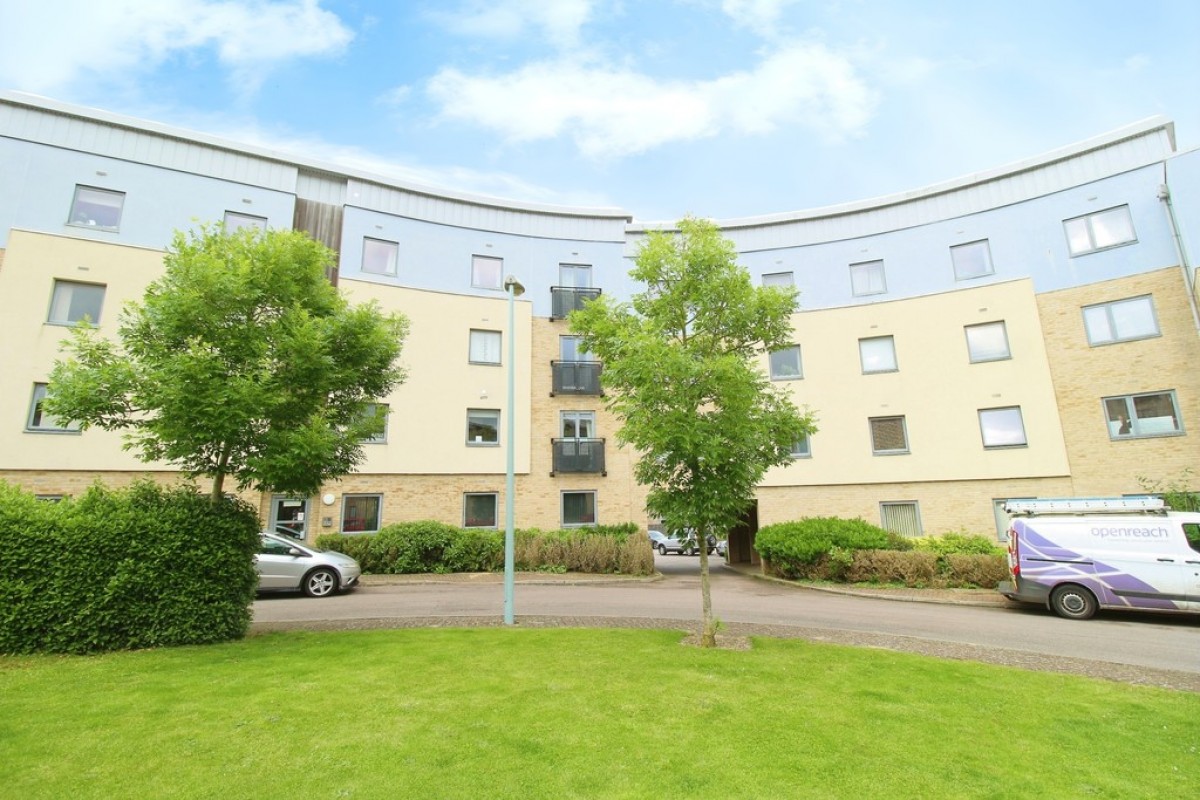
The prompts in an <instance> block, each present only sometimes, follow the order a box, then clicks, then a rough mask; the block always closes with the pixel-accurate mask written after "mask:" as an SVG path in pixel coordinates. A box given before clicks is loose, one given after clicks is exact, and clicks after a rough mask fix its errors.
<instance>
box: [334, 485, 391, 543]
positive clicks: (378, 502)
mask: <svg viewBox="0 0 1200 800" xmlns="http://www.w3.org/2000/svg"><path fill="white" fill-rule="evenodd" d="M362 499H374V500H375V527H374V528H373V529H371V530H368V529H367V528H366V527H365V523H364V527H363V529H362V530H354V531H350V530H346V519H347V517H346V506H347V505H349V501H351V500H362ZM363 519H364V520H366V519H369V517H363ZM382 528H383V492H358V493H354V494H344V495H342V507H341V512H340V514H339V516H338V530H339V531H340V532H341V533H343V534H350V535H357V534H360V533H379V531H380V529H382Z"/></svg>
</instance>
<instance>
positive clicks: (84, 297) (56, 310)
mask: <svg viewBox="0 0 1200 800" xmlns="http://www.w3.org/2000/svg"><path fill="white" fill-rule="evenodd" d="M103 304H104V287H103V286H98V285H96V284H94V283H75V282H74V281H55V282H54V296H53V297H52V298H51V299H50V316H49V318H48V319H47V320H46V321H47V322H52V323H54V324H55V325H74V324H75V323H77V322H79V321H81V320H82V319H84V318H85V317H86V318H87V320H88V322H91V323H92V324H93V325H96V324H99V322H100V307H101V306H102V305H103Z"/></svg>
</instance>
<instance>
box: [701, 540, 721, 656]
mask: <svg viewBox="0 0 1200 800" xmlns="http://www.w3.org/2000/svg"><path fill="white" fill-rule="evenodd" d="M696 546H697V547H699V548H700V606H701V623H700V624H701V628H700V646H701V647H716V646H717V624H716V621H715V620H714V619H713V613H712V587H711V584H710V583H709V579H708V532H707V531H696Z"/></svg>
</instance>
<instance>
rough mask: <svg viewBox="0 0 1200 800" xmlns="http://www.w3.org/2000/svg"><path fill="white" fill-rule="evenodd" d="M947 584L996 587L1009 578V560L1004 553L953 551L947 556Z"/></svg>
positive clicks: (984, 587)
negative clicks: (963, 552) (975, 553)
mask: <svg viewBox="0 0 1200 800" xmlns="http://www.w3.org/2000/svg"><path fill="white" fill-rule="evenodd" d="M945 577H946V585H948V586H965V587H978V588H980V589H995V588H996V586H997V585H998V584H999V583H1000V582H1001V581H1006V580H1008V577H1009V575H1008V560H1007V559H1006V558H1005V557H1004V556H1002V555H972V554H960V553H951V554H949V555H947V556H946V570H945Z"/></svg>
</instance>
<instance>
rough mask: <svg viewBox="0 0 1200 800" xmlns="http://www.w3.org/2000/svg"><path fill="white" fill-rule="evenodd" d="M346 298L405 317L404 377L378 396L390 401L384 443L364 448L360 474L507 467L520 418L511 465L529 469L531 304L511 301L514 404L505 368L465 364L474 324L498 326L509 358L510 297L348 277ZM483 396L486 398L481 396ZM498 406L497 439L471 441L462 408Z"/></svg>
mask: <svg viewBox="0 0 1200 800" xmlns="http://www.w3.org/2000/svg"><path fill="white" fill-rule="evenodd" d="M338 287H339V289H341V291H342V294H343V295H345V296H346V298H347V299H349V300H350V301H351V302H354V303H363V302H367V301H371V300H374V301H376V302H377V303H378V304H379V305H380V307H381V308H383V309H384V310H385V311H398V312H400V313H402V314H404V315H405V316H406V317H408V320H409V325H410V327H409V334H408V338H407V340H406V341H405V343H404V349H403V351H402V353H401V358H400V360H401V363H402V364H403V365H404V367H405V369H406V370H407V372H408V377H407V379H406V380H405V382H404V383H403V384H402V385H401V386H399V387H398V388H397V389H396V390H395V391H393V392H392V394H391V396H389V397H387V398H383V401H384V402H386V403H388V404H389V405H390V406H391V416H390V417H389V419H388V441H387V444H379V445H365V446H364V447H365V450H366V455H367V458H366V461H365V462H364V463H363V464H361V465H360V466H359V469H358V471H359V472H360V473H413V474H419V473H445V474H486V473H493V474H494V473H500V474H503V473H504V472H505V469H506V466H505V450H504V443H505V440H506V436H507V427H508V425H509V424H511V421H512V420H513V419H514V418H515V419H516V421H517V429H516V434H517V438H516V447H515V454H514V460H515V464H514V469H515V471H516V472H518V473H527V472H529V436H528V435H527V434H524V433H523V432H525V431H528V430H529V418H530V408H529V399H530V381H531V377H530V363H529V353H530V326H531V322H530V304H529V303H528V302H526V301H524V300H519V299H518V300H517V301H516V303H515V309H514V316H515V324H516V329H517V330H516V335H517V341H516V365H515V373H516V383H515V391H514V400H515V403H516V408H515V409H513V410H511V412H510V409H508V408H506V406H507V397H506V392H507V375H508V370H507V369H506V367H505V366H492V365H481V364H470V363H468V359H467V356H468V345H469V341H470V331H471V329H472V328H476V329H483V330H498V331H501V342H502V344H501V360H502V361H505V360H506V359H507V358H508V335H509V333H508V331H507V328H508V300H507V298H506V296H505V295H503V294H497V296H496V298H495V299H492V298H484V297H470V296H465V295H452V294H445V293H441V292H430V291H423V290H417V289H405V288H401V287H396V286H385V285H382V284H377V283H370V282H366V281H354V280H345V279H343V280H342V281H340V283H339V285H338ZM484 395H486V397H485V396H484ZM471 408H479V409H499V410H500V443H499V445H497V446H483V447H478V446H468V445H467V444H466V439H467V409H471Z"/></svg>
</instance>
